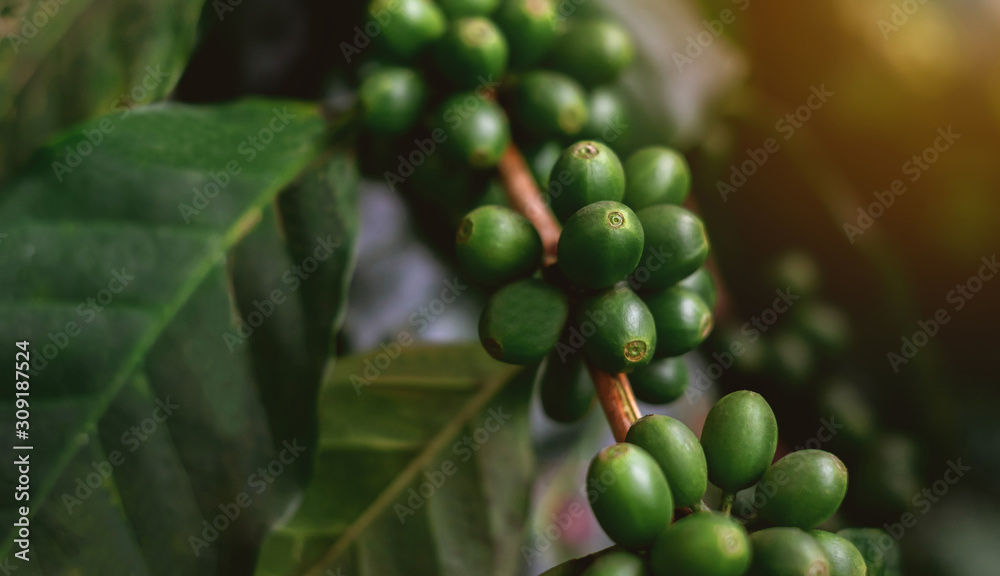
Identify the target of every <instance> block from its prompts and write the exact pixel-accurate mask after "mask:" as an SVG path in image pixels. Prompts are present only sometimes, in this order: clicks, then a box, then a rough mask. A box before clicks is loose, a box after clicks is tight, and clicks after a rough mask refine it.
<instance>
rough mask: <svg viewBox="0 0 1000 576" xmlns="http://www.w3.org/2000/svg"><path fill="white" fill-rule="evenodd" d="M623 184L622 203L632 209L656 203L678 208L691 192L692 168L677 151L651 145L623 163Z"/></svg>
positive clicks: (639, 208)
mask: <svg viewBox="0 0 1000 576" xmlns="http://www.w3.org/2000/svg"><path fill="white" fill-rule="evenodd" d="M625 181H626V183H627V185H626V187H625V200H624V202H625V203H626V204H628V205H629V206H631V207H632V209H633V210H641V209H643V208H646V207H647V206H655V205H657V204H674V205H677V206H680V205H681V203H683V202H684V199H685V198H687V195H688V192H689V191H690V189H691V169H690V168H689V167H688V164H687V160H685V159H684V156H682V155H681V154H680V153H679V152H677V151H676V150H673V149H671V148H666V147H663V146H650V147H648V148H643V149H641V150H638V151H636V152H635V153H633V154H632V155H631V156H629V157H628V159H627V160H625Z"/></svg>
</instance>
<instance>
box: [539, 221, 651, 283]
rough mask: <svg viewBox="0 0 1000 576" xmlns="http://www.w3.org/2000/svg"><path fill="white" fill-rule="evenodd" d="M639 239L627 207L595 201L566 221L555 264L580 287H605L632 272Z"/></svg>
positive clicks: (639, 242) (636, 227)
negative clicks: (557, 259)
mask: <svg viewBox="0 0 1000 576" xmlns="http://www.w3.org/2000/svg"><path fill="white" fill-rule="evenodd" d="M642 242H643V233H642V226H640V225H639V219H638V218H636V216H635V213H634V212H632V210H630V209H629V207H628V206H626V205H624V204H619V203H618V202H595V203H593V204H591V205H589V206H586V207H584V208H582V209H580V210H579V211H578V212H577V213H576V214H574V215H573V217H572V218H570V219H569V220H567V221H566V226H565V227H564V228H563V231H562V234H561V235H560V237H559V246H558V248H557V255H558V258H559V267H560V268H561V269H562V271H563V272H564V273H565V274H566V277H567V278H568V279H569V281H570V282H572V283H573V284H575V285H577V286H579V287H581V288H588V289H595V290H596V289H600V288H607V287H608V286H611V285H612V284H614V283H616V282H620V281H622V280H624V279H625V278H626V277H627V276H628V275H629V273H630V272H632V270H633V269H634V268H635V265H636V264H637V263H638V262H639V255H640V254H641V253H642Z"/></svg>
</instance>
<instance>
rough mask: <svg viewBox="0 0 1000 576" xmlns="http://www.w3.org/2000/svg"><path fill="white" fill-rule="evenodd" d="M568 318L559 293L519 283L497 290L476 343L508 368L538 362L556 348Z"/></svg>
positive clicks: (539, 284) (538, 282)
mask: <svg viewBox="0 0 1000 576" xmlns="http://www.w3.org/2000/svg"><path fill="white" fill-rule="evenodd" d="M568 315H569V302H568V301H567V299H566V295H565V294H563V292H562V291H560V290H558V289H556V288H553V287H552V286H549V285H548V284H547V283H545V282H543V281H541V280H535V279H532V278H528V279H525V280H518V281H516V282H513V283H511V284H508V285H506V286H504V287H503V288H501V289H499V290H497V291H496V292H495V293H494V294H493V296H491V297H490V299H489V301H488V302H487V303H486V306H485V307H484V308H483V314H482V316H481V317H480V318H479V340H480V342H482V344H483V348H485V349H486V351H487V352H488V353H489V354H490V356H492V357H494V358H496V359H497V360H501V361H503V362H507V363H509V364H533V363H535V362H541V360H542V358H545V355H546V354H548V353H549V352H550V351H552V349H553V348H555V345H556V342H558V341H559V335H560V334H561V333H562V329H563V326H564V325H565V324H566V318H567V316H568Z"/></svg>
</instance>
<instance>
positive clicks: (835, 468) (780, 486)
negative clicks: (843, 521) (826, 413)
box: [755, 450, 847, 529]
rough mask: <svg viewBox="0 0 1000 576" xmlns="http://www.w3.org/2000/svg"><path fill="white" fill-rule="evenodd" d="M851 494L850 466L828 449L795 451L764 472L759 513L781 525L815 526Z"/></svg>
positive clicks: (758, 491) (760, 490)
mask: <svg viewBox="0 0 1000 576" xmlns="http://www.w3.org/2000/svg"><path fill="white" fill-rule="evenodd" d="M846 494H847V467H846V466H844V463H843V462H841V461H840V459H839V458H837V457H836V456H834V455H833V454H830V453H829V452H826V451H824V450H799V451H797V452H792V453H790V454H788V455H786V456H784V457H783V458H781V459H780V460H778V461H777V462H775V463H774V464H772V465H771V466H770V467H768V469H767V471H766V472H764V476H763V477H762V478H761V479H760V482H759V483H758V484H757V496H756V497H755V500H756V501H758V502H763V504H762V505H761V506H760V508H759V511H758V514H759V515H760V516H761V517H762V518H764V519H765V520H768V521H769V522H771V523H773V524H777V525H778V526H794V527H797V528H803V529H809V528H814V527H816V526H818V525H820V524H822V523H823V522H825V521H826V520H828V519H829V518H830V517H831V516H833V514H834V513H835V512H836V511H837V509H838V508H839V507H840V503H841V502H843V500H844V496H845V495H846Z"/></svg>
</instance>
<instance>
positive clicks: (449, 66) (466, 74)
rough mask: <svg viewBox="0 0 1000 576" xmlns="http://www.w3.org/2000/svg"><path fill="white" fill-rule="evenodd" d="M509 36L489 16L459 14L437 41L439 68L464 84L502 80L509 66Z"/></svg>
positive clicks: (469, 86)
mask: <svg viewBox="0 0 1000 576" xmlns="http://www.w3.org/2000/svg"><path fill="white" fill-rule="evenodd" d="M507 51H508V49H507V40H506V39H505V38H504V37H503V33H501V32H500V30H499V29H498V28H497V27H496V26H495V25H494V24H493V22H491V21H490V20H488V19H487V18H479V17H473V18H460V19H458V20H455V21H454V22H452V23H451V26H450V27H449V28H448V32H447V33H445V35H444V37H442V38H441V40H439V41H438V43H437V46H436V47H435V52H434V57H435V62H436V63H437V66H438V69H440V70H441V72H442V73H443V74H444V75H445V76H446V77H447V78H448V79H449V80H451V81H452V82H454V83H455V84H457V85H458V86H459V87H461V88H466V89H472V88H475V87H477V86H480V85H484V86H485V85H486V83H487V82H491V81H499V80H500V77H501V76H503V73H504V72H505V71H506V70H507Z"/></svg>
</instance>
